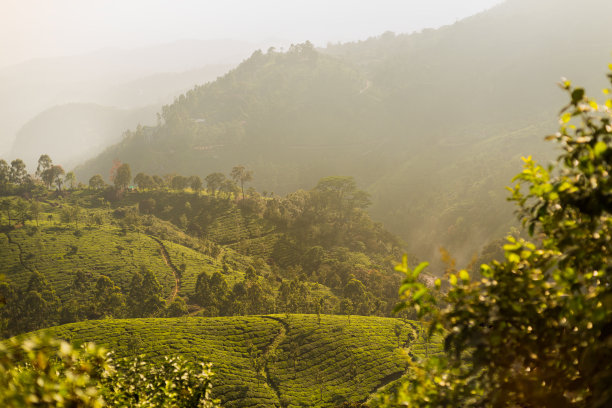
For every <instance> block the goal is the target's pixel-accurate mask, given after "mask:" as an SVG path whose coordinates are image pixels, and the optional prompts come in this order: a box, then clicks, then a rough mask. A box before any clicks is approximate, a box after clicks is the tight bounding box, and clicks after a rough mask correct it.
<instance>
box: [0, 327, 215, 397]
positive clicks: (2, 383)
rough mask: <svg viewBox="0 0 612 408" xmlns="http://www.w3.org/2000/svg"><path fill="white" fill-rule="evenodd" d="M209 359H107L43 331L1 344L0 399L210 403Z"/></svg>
mask: <svg viewBox="0 0 612 408" xmlns="http://www.w3.org/2000/svg"><path fill="white" fill-rule="evenodd" d="M211 377H212V371H211V366H210V365H209V364H204V363H193V362H189V361H187V360H185V359H184V358H182V357H172V358H167V357H166V358H165V359H164V360H162V361H160V362H157V363H156V364H155V365H151V364H148V363H147V362H145V361H143V360H142V359H140V358H121V359H116V360H114V361H113V360H112V359H111V358H110V357H109V355H108V353H107V352H106V350H105V349H103V348H100V347H97V346H95V345H94V344H93V343H85V344H83V346H82V347H81V348H75V347H74V346H73V345H71V344H70V343H68V342H65V341H59V340H54V339H52V338H50V337H48V336H42V337H40V336H29V337H23V338H12V339H10V340H8V341H7V342H4V343H1V344H0V404H2V406H6V407H41V406H54V407H55V406H57V407H83V408H97V407H103V406H130V407H142V408H157V407H159V408H162V407H168V406H172V407H184V408H213V407H216V406H217V401H214V400H212V399H211V396H210V393H211V387H212V385H211Z"/></svg>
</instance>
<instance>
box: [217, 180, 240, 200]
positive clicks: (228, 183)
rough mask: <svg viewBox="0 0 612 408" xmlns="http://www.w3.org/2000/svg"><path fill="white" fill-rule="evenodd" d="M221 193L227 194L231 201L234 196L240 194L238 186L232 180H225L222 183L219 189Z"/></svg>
mask: <svg viewBox="0 0 612 408" xmlns="http://www.w3.org/2000/svg"><path fill="white" fill-rule="evenodd" d="M219 191H223V192H224V193H226V194H227V199H228V200H229V199H230V198H231V197H232V195H233V194H238V191H240V190H238V186H237V185H236V183H234V182H233V181H232V180H225V181H224V182H223V183H221V186H220V187H219Z"/></svg>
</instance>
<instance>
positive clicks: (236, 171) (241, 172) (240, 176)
mask: <svg viewBox="0 0 612 408" xmlns="http://www.w3.org/2000/svg"><path fill="white" fill-rule="evenodd" d="M230 175H231V176H232V180H234V181H235V182H236V183H240V189H241V190H242V198H244V183H246V182H248V181H251V180H253V171H252V170H247V169H246V168H245V167H244V166H235V167H233V168H232V172H231V174H230Z"/></svg>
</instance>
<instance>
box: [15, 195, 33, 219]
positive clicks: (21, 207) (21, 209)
mask: <svg viewBox="0 0 612 408" xmlns="http://www.w3.org/2000/svg"><path fill="white" fill-rule="evenodd" d="M15 213H16V214H17V220H18V221H19V222H20V223H21V224H22V225H25V223H26V221H27V220H29V219H30V218H31V214H30V206H29V205H28V202H27V201H26V200H24V199H23V198H21V197H19V198H18V199H17V202H16V203H15Z"/></svg>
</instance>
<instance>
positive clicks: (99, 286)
mask: <svg viewBox="0 0 612 408" xmlns="http://www.w3.org/2000/svg"><path fill="white" fill-rule="evenodd" d="M94 307H95V312H96V314H97V316H98V317H105V316H108V317H121V315H122V314H123V310H124V308H125V300H124V297H123V294H122V293H121V288H119V287H118V286H116V285H115V282H113V281H112V279H111V278H109V277H108V276H105V275H102V276H100V277H99V278H98V280H97V281H96V289H95V291H94Z"/></svg>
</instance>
